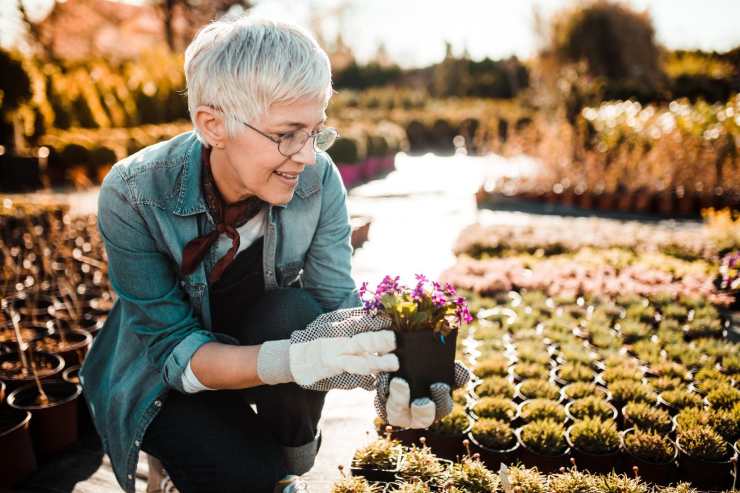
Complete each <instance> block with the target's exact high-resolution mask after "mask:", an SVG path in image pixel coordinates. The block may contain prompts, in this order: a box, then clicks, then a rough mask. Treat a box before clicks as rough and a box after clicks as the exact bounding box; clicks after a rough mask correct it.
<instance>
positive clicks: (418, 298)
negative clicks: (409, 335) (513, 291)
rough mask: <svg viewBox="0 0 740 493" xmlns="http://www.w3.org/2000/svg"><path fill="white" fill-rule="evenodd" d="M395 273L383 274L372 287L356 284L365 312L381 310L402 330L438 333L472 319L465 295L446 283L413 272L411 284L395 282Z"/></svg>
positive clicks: (444, 334)
mask: <svg viewBox="0 0 740 493" xmlns="http://www.w3.org/2000/svg"><path fill="white" fill-rule="evenodd" d="M399 279H400V277H399V276H395V277H392V276H388V275H387V276H385V277H384V278H383V280H382V281H381V282H380V284H378V287H377V288H376V289H375V291H371V290H370V289H368V283H367V282H363V283H362V285H361V286H360V290H359V294H360V299H362V301H363V305H364V307H365V310H366V311H367V312H368V313H377V312H378V311H382V312H384V313H386V314H387V315H389V316H390V317H391V319H392V320H393V328H394V329H396V330H399V331H403V332H412V331H419V330H432V331H434V332H435V333H439V334H441V335H442V336H446V335H448V334H449V333H450V332H452V331H453V330H456V329H458V328H460V327H461V326H462V325H463V324H464V323H470V322H472V321H473V317H472V316H471V315H470V310H469V309H468V306H467V303H466V301H465V298H463V297H462V296H458V295H457V292H456V291H455V288H454V287H453V286H452V285H451V284H449V283H446V284H445V285H444V286H442V285H441V284H440V283H439V282H437V281H430V280H429V279H427V278H426V276H424V275H422V274H416V285H415V286H413V287H409V286H405V285H403V284H401V283H399Z"/></svg>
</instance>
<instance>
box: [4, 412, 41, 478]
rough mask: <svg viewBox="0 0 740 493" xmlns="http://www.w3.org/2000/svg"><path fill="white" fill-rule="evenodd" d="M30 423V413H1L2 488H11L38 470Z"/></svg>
mask: <svg viewBox="0 0 740 493" xmlns="http://www.w3.org/2000/svg"><path fill="white" fill-rule="evenodd" d="M30 423H31V413H29V412H28V411H19V410H17V409H7V408H3V409H2V412H0V488H3V489H4V488H11V487H13V486H14V485H15V484H17V483H18V482H20V481H22V480H23V479H25V478H26V477H28V475H29V474H31V473H32V472H33V471H35V470H36V456H35V455H34V453H33V443H32V442H31V433H30V431H29V427H30Z"/></svg>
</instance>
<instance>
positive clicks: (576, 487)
mask: <svg viewBox="0 0 740 493" xmlns="http://www.w3.org/2000/svg"><path fill="white" fill-rule="evenodd" d="M593 482H594V478H593V475H591V474H588V473H583V472H581V471H579V470H577V469H570V470H567V471H565V472H561V473H559V474H552V475H550V476H549V477H548V478H547V486H548V489H549V492H550V493H594V491H595V490H594V486H593Z"/></svg>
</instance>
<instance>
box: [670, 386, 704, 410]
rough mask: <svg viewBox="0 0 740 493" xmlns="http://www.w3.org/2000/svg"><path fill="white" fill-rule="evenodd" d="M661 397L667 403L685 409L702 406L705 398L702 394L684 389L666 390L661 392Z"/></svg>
mask: <svg viewBox="0 0 740 493" xmlns="http://www.w3.org/2000/svg"><path fill="white" fill-rule="evenodd" d="M660 398H661V399H663V400H664V401H665V402H666V404H668V405H670V406H671V407H674V408H676V409H683V408H685V407H701V406H703V405H704V400H703V399H702V398H701V396H699V395H698V394H695V393H693V392H689V391H688V390H682V389H677V390H666V391H664V392H661V393H660Z"/></svg>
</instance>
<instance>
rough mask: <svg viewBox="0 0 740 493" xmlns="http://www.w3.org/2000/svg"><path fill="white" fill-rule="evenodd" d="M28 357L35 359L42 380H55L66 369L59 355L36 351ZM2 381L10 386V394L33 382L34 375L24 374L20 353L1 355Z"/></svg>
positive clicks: (0, 374)
mask: <svg viewBox="0 0 740 493" xmlns="http://www.w3.org/2000/svg"><path fill="white" fill-rule="evenodd" d="M27 354H28V357H29V358H31V357H33V361H34V365H35V368H36V373H37V374H38V377H39V378H41V379H46V378H54V377H57V376H59V375H61V373H62V370H63V369H64V359H62V357H61V356H59V355H57V354H51V353H45V352H43V351H34V352H33V353H27ZM6 365H7V366H8V367H7V368H3V369H0V380H3V381H4V382H5V384H6V385H7V386H8V390H7V391H8V392H11V391H13V390H15V389H17V388H18V387H21V386H23V385H25V384H27V383H30V382H33V373H31V372H28V373H26V372H24V371H23V368H22V367H21V364H20V362H19V361H18V353H17V352H15V351H14V352H12V353H6V354H1V355H0V367H4V366H6Z"/></svg>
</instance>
